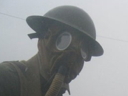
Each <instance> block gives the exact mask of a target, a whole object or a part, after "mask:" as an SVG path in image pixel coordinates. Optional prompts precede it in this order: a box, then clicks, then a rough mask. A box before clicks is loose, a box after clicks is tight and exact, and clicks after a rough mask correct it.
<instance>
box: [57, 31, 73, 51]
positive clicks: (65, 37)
mask: <svg viewBox="0 0 128 96" xmlns="http://www.w3.org/2000/svg"><path fill="white" fill-rule="evenodd" d="M71 41H72V35H71V34H70V33H68V32H64V33H62V34H60V35H59V37H58V38H57V41H56V48H57V49H58V50H65V49H66V48H67V47H68V46H69V45H70V43H71Z"/></svg>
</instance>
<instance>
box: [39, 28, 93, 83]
mask: <svg viewBox="0 0 128 96" xmlns="http://www.w3.org/2000/svg"><path fill="white" fill-rule="evenodd" d="M49 31H50V33H53V32H51V30H49ZM45 38H46V40H44V41H43V40H40V42H42V43H45V44H44V45H45V51H44V52H47V53H46V54H45V56H43V58H44V57H47V58H46V59H48V60H47V61H48V62H47V63H48V64H47V66H48V67H49V68H48V70H49V72H48V73H50V74H55V73H56V72H57V71H58V69H59V67H60V66H65V67H66V68H67V69H68V71H67V78H66V80H65V82H66V83H69V82H70V81H71V80H73V79H74V78H75V77H76V76H77V75H78V74H79V73H80V71H81V70H82V68H83V64H84V61H89V60H90V59H91V52H90V50H89V45H88V42H86V39H84V38H83V37H82V36H81V35H80V36H79V34H77V33H76V32H70V31H66V30H61V31H60V32H57V34H51V35H50V36H49V37H45ZM44 45H43V46H44ZM42 49H44V48H42ZM44 52H40V53H41V54H44ZM43 58H42V59H43Z"/></svg>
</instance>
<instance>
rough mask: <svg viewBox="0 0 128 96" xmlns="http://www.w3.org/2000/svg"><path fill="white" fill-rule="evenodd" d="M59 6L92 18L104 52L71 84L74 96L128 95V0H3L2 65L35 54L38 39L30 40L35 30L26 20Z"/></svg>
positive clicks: (0, 1)
mask: <svg viewBox="0 0 128 96" xmlns="http://www.w3.org/2000/svg"><path fill="white" fill-rule="evenodd" d="M60 5H74V6H78V7H80V8H82V9H84V10H85V11H86V12H87V13H88V14H89V15H90V16H91V18H92V19H93V21H94V24H95V27H96V31H97V41H98V42H99V43H100V44H101V45H102V46H103V48H104V51H105V53H104V55H103V56H101V57H93V58H92V60H91V61H90V62H85V66H84V68H83V70H82V72H81V73H80V75H79V76H78V78H76V79H75V80H74V81H73V82H72V83H71V84H70V86H71V87H70V89H71V96H128V61H127V57H128V56H127V54H128V0H61V1H60V0H0V62H2V61H7V60H23V59H25V60H27V59H29V58H30V57H32V56H33V55H34V54H36V52H37V45H36V42H37V39H34V40H30V39H29V38H28V37H27V34H28V33H32V32H34V31H33V30H32V29H31V28H29V26H28V25H27V24H26V21H25V19H26V17H27V16H29V15H43V14H44V13H46V12H47V11H48V10H50V9H52V8H53V7H56V6H60ZM4 14H6V15H4ZM7 14H8V15H12V16H15V17H11V16H8V15H7ZM16 17H19V18H16ZM20 18H22V19H20ZM64 96H68V94H67V93H66V94H65V95H64Z"/></svg>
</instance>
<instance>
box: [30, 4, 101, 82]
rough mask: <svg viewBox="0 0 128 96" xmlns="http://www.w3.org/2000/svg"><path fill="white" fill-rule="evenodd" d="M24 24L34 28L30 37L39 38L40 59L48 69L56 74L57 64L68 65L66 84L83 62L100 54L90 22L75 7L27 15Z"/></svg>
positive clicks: (87, 17) (80, 10)
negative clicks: (43, 13) (39, 14)
mask: <svg viewBox="0 0 128 96" xmlns="http://www.w3.org/2000/svg"><path fill="white" fill-rule="evenodd" d="M27 23H28V24H29V26H30V27H31V28H32V29H33V30H35V31H36V33H34V34H30V35H29V37H30V38H39V41H38V49H39V53H40V54H41V56H42V60H43V59H45V60H43V61H45V63H46V62H47V66H48V68H47V70H49V72H51V73H55V72H57V71H58V68H59V67H60V66H62V65H63V66H65V67H67V69H68V72H67V74H68V76H67V80H66V82H67V83H69V82H70V81H71V80H72V79H74V78H75V77H76V76H77V75H78V74H79V72H80V71H81V69H82V68H83V64H84V61H90V60H91V57H92V56H100V55H102V54H103V49H102V47H101V46H100V44H99V43H98V42H97V41H96V40H95V39H96V32H95V27H94V24H93V21H92V20H91V18H90V17H89V15H88V14H87V13H86V12H85V11H83V10H82V9H80V8H78V7H74V6H60V7H56V8H54V9H52V10H50V11H48V12H47V13H46V14H45V15H44V16H30V17H28V18H27Z"/></svg>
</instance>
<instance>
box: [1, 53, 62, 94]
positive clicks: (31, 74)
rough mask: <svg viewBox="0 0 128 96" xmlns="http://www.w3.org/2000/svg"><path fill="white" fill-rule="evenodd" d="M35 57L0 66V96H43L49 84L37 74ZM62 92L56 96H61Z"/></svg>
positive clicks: (37, 67)
mask: <svg viewBox="0 0 128 96" xmlns="http://www.w3.org/2000/svg"><path fill="white" fill-rule="evenodd" d="M38 65H39V64H38V58H37V55H35V56H34V57H32V58H31V59H29V60H28V61H8V62H3V63H1V64H0V96H45V94H46V92H47V90H48V89H49V86H50V84H51V82H49V83H48V82H47V81H46V80H45V79H44V78H43V77H42V76H41V75H40V72H39V66H38ZM63 93H64V91H63V90H62V91H61V92H60V93H59V94H58V96H62V94H63Z"/></svg>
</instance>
